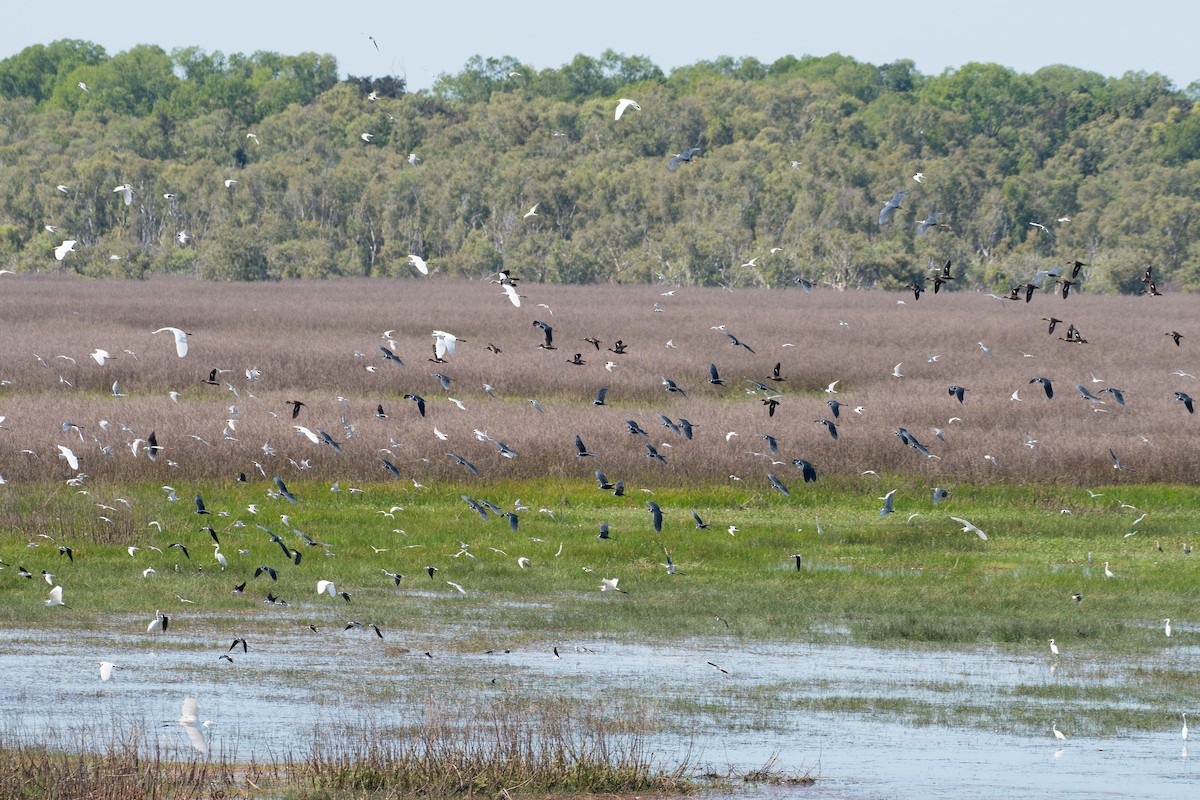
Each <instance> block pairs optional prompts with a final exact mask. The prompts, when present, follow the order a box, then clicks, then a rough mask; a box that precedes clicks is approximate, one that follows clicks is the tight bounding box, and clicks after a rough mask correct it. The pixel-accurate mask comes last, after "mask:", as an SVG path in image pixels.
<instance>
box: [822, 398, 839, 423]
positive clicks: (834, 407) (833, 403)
mask: <svg viewBox="0 0 1200 800" xmlns="http://www.w3.org/2000/svg"><path fill="white" fill-rule="evenodd" d="M825 405H827V406H829V410H830V411H832V412H833V418H834V419H837V418H838V417H840V416H841V415H842V404H841V403H839V402H838V401H837V400H826V401H825Z"/></svg>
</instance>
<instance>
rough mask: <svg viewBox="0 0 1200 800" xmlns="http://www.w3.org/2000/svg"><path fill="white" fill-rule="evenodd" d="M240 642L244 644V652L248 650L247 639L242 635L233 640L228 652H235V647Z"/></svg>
mask: <svg viewBox="0 0 1200 800" xmlns="http://www.w3.org/2000/svg"><path fill="white" fill-rule="evenodd" d="M239 644H240V645H241V646H242V652H243V653H245V652H247V650H248V648H247V646H246V640H245V639H243V638H240V637H239V638H237V639H234V640H233V644H231V645H229V650H228V651H227V652H233V649H234V648H235V647H237V646H238V645H239Z"/></svg>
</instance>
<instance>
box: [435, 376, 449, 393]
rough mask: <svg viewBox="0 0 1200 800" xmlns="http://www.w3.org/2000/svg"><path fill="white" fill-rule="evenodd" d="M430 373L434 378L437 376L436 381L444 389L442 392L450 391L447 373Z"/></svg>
mask: <svg viewBox="0 0 1200 800" xmlns="http://www.w3.org/2000/svg"><path fill="white" fill-rule="evenodd" d="M432 374H433V377H434V378H437V382H438V383H439V384H440V385H441V387H442V391H444V392H448V391H450V376H449V375H446V374H444V373H441V372H434V373H432Z"/></svg>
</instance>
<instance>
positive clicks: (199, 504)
mask: <svg viewBox="0 0 1200 800" xmlns="http://www.w3.org/2000/svg"><path fill="white" fill-rule="evenodd" d="M196 513H197V514H211V513H212V512H211V511H209V510H208V509H206V508H205V507H204V498H202V497H201V496H200V495H196Z"/></svg>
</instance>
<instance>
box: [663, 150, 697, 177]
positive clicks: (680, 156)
mask: <svg viewBox="0 0 1200 800" xmlns="http://www.w3.org/2000/svg"><path fill="white" fill-rule="evenodd" d="M698 155H700V148H699V147H689V148H687V149H686V150H684V151H683V152H682V153H676V154H675V155H673V156H671V160H670V161H668V162H667V169H668V170H670V171H671V172H674V171H675V170H677V169H679V165H680V164H682V163H683V162H685V161H689V162H690V161H691V160H692V159H693V158H695V157H696V156H698Z"/></svg>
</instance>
